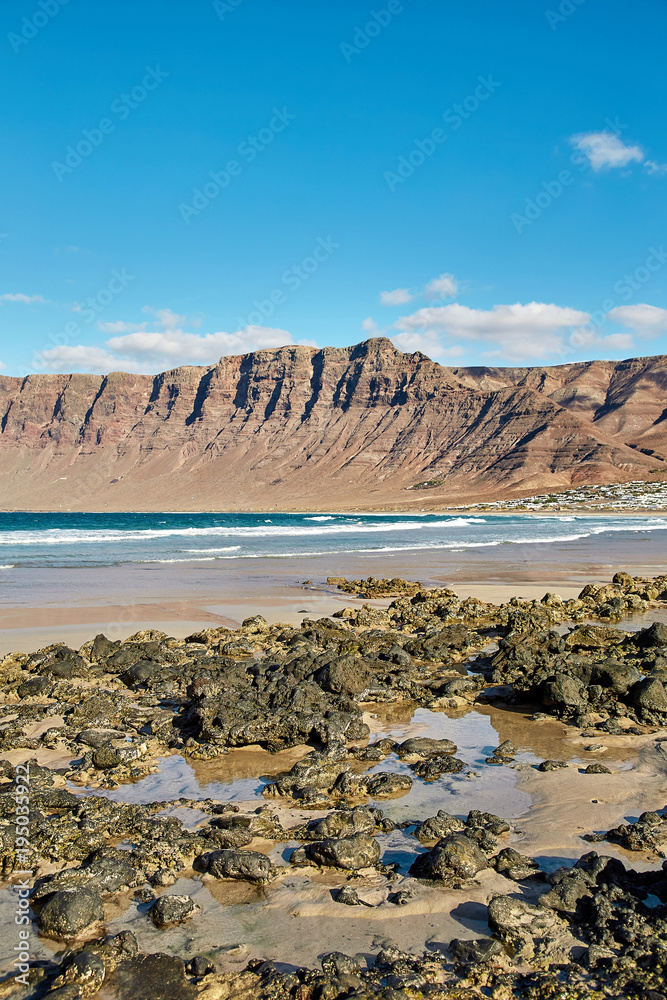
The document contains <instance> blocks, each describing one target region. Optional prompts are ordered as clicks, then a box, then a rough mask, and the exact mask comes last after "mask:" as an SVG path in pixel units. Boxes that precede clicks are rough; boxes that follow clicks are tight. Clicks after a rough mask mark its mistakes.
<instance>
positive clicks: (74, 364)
mask: <svg viewBox="0 0 667 1000" xmlns="http://www.w3.org/2000/svg"><path fill="white" fill-rule="evenodd" d="M40 358H42V359H43V361H44V362H45V365H46V368H47V369H48V370H49V371H51V372H71V371H74V370H75V369H76V370H79V371H84V372H91V373H93V374H95V375H107V374H108V373H109V372H122V371H126V372H127V371H131V372H137V371H138V369H137V366H136V364H133V363H132V362H131V361H128V360H123V359H122V358H117V357H114V355H113V354H110V353H109V352H108V351H105V350H104V348H103V347H98V346H96V345H94V344H93V345H90V346H86V345H84V344H76V345H69V344H63V345H60V346H58V347H49V348H47V349H46V350H44V351H42V352H41V353H40Z"/></svg>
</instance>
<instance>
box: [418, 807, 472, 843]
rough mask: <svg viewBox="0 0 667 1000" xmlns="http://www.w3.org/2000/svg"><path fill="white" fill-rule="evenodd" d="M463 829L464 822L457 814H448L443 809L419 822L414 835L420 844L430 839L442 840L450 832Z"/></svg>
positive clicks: (428, 841)
mask: <svg viewBox="0 0 667 1000" xmlns="http://www.w3.org/2000/svg"><path fill="white" fill-rule="evenodd" d="M464 829H465V823H464V822H463V820H462V819H459V818H458V816H450V815H449V813H446V812H445V811H444V810H443V809H439V810H438V814H437V816H430V817H429V818H428V819H425V820H424V822H423V823H420V824H419V825H418V827H417V828H416V830H415V831H414V836H415V837H416V838H417V840H419V841H420V842H421V843H422V844H428V843H430V842H431V841H438V840H442V838H443V837H446V836H447V835H448V834H450V833H458V832H459V831H461V830H464Z"/></svg>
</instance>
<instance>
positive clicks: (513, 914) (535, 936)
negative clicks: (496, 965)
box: [488, 896, 567, 962]
mask: <svg viewBox="0 0 667 1000" xmlns="http://www.w3.org/2000/svg"><path fill="white" fill-rule="evenodd" d="M488 921H489V927H490V928H491V930H492V932H493V933H494V934H495V935H496V936H497V937H498V939H499V940H500V941H501V942H502V944H503V945H504V946H505V948H506V950H507V951H508V952H509V954H510V955H511V956H512V957H514V958H516V959H517V960H518V961H520V962H530V961H531V960H532V959H534V958H535V957H536V955H539V954H549V953H550V952H552V951H553V950H554V949H555V948H557V947H558V944H559V943H560V942H561V940H562V938H563V934H564V932H566V930H567V928H566V927H565V925H564V924H563V922H562V921H561V920H559V918H558V917H557V916H556V915H555V914H554V913H552V912H551V911H550V910H548V909H545V908H544V907H542V906H533V905H532V904H531V903H525V902H524V901H523V900H521V899H514V898H513V897H512V896H495V897H494V898H493V899H492V900H491V902H490V903H489V905H488Z"/></svg>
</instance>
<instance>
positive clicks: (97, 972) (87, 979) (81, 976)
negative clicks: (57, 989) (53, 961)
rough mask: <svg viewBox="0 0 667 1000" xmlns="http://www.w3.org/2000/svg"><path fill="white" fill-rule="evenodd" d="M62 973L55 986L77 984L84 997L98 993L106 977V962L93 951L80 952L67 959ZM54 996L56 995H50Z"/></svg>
mask: <svg viewBox="0 0 667 1000" xmlns="http://www.w3.org/2000/svg"><path fill="white" fill-rule="evenodd" d="M62 970H63V971H62V973H61V975H60V976H58V978H57V979H56V981H55V984H54V985H55V986H69V985H71V984H75V985H77V986H79V987H80V988H81V994H82V996H84V997H89V996H93V995H94V994H96V993H98V992H99V990H100V988H101V986H102V983H103V982H104V977H105V974H106V972H105V967H104V962H103V961H102V959H101V958H100V956H99V955H97V954H95V952H92V951H80V952H79V953H78V954H77V955H74V956H72V957H71V958H69V959H65V961H64V962H63V966H62ZM49 995H50V996H54V995H55V994H54V993H50V994H49Z"/></svg>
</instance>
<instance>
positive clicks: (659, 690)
mask: <svg viewBox="0 0 667 1000" xmlns="http://www.w3.org/2000/svg"><path fill="white" fill-rule="evenodd" d="M630 697H631V699H632V702H633V704H635V705H636V706H637V708H643V709H647V710H648V711H650V712H661V713H662V712H667V692H666V691H665V688H664V686H663V684H662V682H661V681H659V680H657V679H656V678H655V677H646V678H645V679H644V680H643V681H639V683H638V684H635V685H634V687H632V688H631V690H630Z"/></svg>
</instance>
